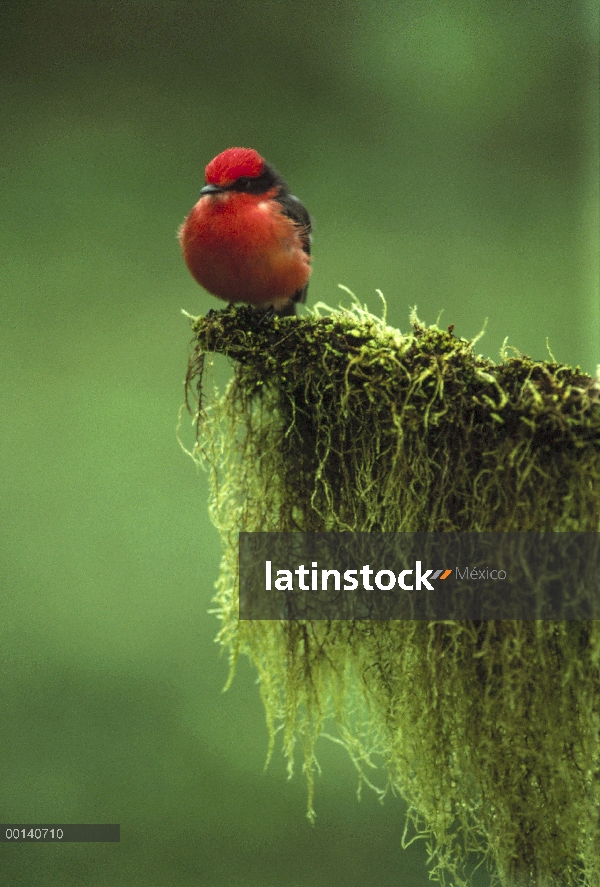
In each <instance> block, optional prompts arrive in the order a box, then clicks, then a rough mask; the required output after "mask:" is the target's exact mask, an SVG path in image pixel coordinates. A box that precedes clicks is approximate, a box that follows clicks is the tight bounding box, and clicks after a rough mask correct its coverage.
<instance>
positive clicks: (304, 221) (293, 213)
mask: <svg viewBox="0 0 600 887" xmlns="http://www.w3.org/2000/svg"><path fill="white" fill-rule="evenodd" d="M277 201H278V203H279V204H280V205H281V208H282V210H283V212H284V214H285V215H286V216H287V217H288V218H289V219H291V220H292V221H293V222H295V223H296V225H297V226H298V229H299V231H298V233H299V234H300V239H301V241H302V249H303V250H304V252H305V253H308V255H310V241H311V237H310V234H311V231H312V224H311V221H310V216H309V214H308V210H307V209H306V207H305V206H304V204H302V203H300V201H299V200H298V198H297V197H294V195H293V194H280V195H279V196H278V197H277Z"/></svg>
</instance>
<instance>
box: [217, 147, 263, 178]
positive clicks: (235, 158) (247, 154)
mask: <svg viewBox="0 0 600 887" xmlns="http://www.w3.org/2000/svg"><path fill="white" fill-rule="evenodd" d="M264 167H265V161H264V160H263V159H262V157H261V156H260V154H259V153H258V151H254V150H253V149H252V148H227V150H226V151H222V152H221V154H217V156H216V157H215V158H214V159H213V160H211V161H210V163H209V164H208V166H207V167H206V184H207V185H220V186H222V185H230V184H231V183H232V182H235V180H236V179H239V178H240V177H241V176H249V177H250V178H252V179H253V178H255V177H256V176H259V175H260V174H261V173H262V171H263V170H264Z"/></svg>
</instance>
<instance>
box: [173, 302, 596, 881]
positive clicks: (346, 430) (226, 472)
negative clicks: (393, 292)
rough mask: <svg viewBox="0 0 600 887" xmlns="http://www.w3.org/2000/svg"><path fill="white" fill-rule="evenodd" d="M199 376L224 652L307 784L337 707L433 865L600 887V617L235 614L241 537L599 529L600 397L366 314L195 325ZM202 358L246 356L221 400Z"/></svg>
mask: <svg viewBox="0 0 600 887" xmlns="http://www.w3.org/2000/svg"><path fill="white" fill-rule="evenodd" d="M193 327H194V334H195V337H196V342H195V350H194V354H193V355H192V358H191V361H190V367H189V373H188V393H190V394H191V393H193V392H195V393H196V394H197V395H198V402H199V403H200V404H201V409H200V410H199V414H198V430H199V436H198V445H197V447H196V454H197V455H198V456H199V457H202V458H203V459H204V460H205V462H206V464H207V465H208V467H209V470H210V472H211V477H212V483H213V499H212V505H211V508H212V516H213V519H214V521H215V523H216V525H217V527H218V528H219V530H220V532H221V535H222V538H223V544H224V556H223V566H222V571H221V576H220V579H219V582H218V594H217V598H216V600H217V606H218V612H219V615H220V618H221V620H222V628H221V632H220V640H221V642H222V643H223V644H224V645H225V646H226V647H228V648H229V650H230V651H231V656H232V663H234V662H235V659H236V657H237V656H238V654H239V653H240V652H241V653H245V654H247V655H249V656H250V658H251V659H252V660H253V662H254V663H255V664H256V666H257V668H258V670H259V674H260V679H261V692H262V696H263V700H264V703H265V708H266V712H267V721H268V725H269V730H270V735H271V748H272V746H273V741H274V735H275V731H276V729H277V728H278V727H279V726H283V729H284V733H283V735H284V748H285V751H286V754H287V755H288V761H289V766H290V768H291V766H292V757H293V747H294V743H295V741H296V740H299V741H300V743H301V745H302V749H303V754H304V762H305V769H306V772H307V776H308V780H309V793H310V798H309V809H310V810H312V781H313V771H314V767H315V763H316V759H315V752H314V749H315V742H316V739H317V738H318V736H319V735H321V734H322V733H323V731H324V727H325V721H326V720H327V719H328V718H330V717H333V718H334V719H335V722H336V724H337V736H338V738H339V739H341V741H342V743H343V744H344V745H345V746H346V748H347V749H348V751H349V752H350V754H351V756H352V759H353V760H354V762H355V764H356V766H357V768H358V771H359V773H360V774H361V778H364V779H366V780H367V781H368V779H367V776H368V771H369V766H370V763H371V756H372V754H373V753H374V752H378V753H379V754H381V755H382V756H383V758H384V761H385V764H386V766H387V769H388V772H389V780H390V784H391V786H392V787H393V788H394V789H397V790H398V791H399V792H400V793H401V794H402V795H403V796H404V797H405V798H406V800H407V802H408V804H409V816H410V821H411V822H412V824H413V826H414V827H415V828H416V830H417V831H418V832H420V833H423V834H425V835H427V836H428V837H429V839H430V842H431V869H432V873H433V874H434V876H435V877H437V878H438V879H443V877H444V873H446V874H448V873H450V874H451V875H452V880H451V883H452V884H453V885H456V887H460V885H463V884H465V883H466V882H467V880H466V879H467V876H466V874H465V872H466V868H467V864H468V858H469V854H470V853H471V852H475V853H478V854H480V855H481V856H483V857H484V858H485V859H486V861H487V863H488V865H489V866H490V868H491V871H492V872H494V873H495V875H496V876H497V877H498V878H499V880H500V882H501V883H502V884H503V885H513V884H515V885H516V884H518V885H519V887H521V885H531V887H533V885H536V887H541V885H548V887H550V885H552V887H559V885H561V887H575V885H589V887H591V885H594V887H596V885H597V884H598V883H600V825H599V813H598V811H599V809H600V696H599V691H600V668H599V666H600V627H599V625H598V623H595V622H541V621H538V622H481V623H475V622H399V621H398V622H374V621H371V622H312V623H310V622H240V621H239V620H238V609H237V604H238V598H237V587H238V585H237V582H238V577H237V534H238V532H239V531H240V530H245V531H267V530H268V531H290V530H292V531H303V532H316V531H324V530H328V531H348V530H351V531H363V532H364V531H375V530H377V531H384V532H401V531H412V532H414V531H423V530H431V531H434V530H436V531H440V530H442V531H446V530H461V531H467V530H471V531H490V530H493V531H508V530H519V531H523V530H553V531H570V530H577V531H592V532H598V530H599V529H600V527H599V516H600V507H599V506H600V405H599V395H600V389H599V388H598V386H597V384H596V383H595V382H594V380H593V379H592V378H590V377H589V376H587V375H585V374H583V373H581V372H580V371H579V370H574V369H571V368H569V367H566V366H561V365H559V364H556V363H548V362H534V361H531V360H529V359H528V358H525V357H513V358H507V359H504V360H503V361H502V362H501V363H500V364H498V365H495V364H493V363H492V362H491V361H489V360H485V359H483V358H481V357H479V356H477V355H476V354H475V353H474V351H473V348H472V344H471V343H469V342H468V341H465V340H464V339H460V338H457V337H455V336H454V335H452V333H451V332H450V331H443V330H440V329H438V328H437V327H435V326H434V327H429V328H426V327H424V326H423V325H421V324H420V323H419V322H418V321H416V320H414V322H413V328H412V331H411V332H410V333H409V334H407V335H402V334H401V333H400V332H398V331H397V330H395V329H392V328H391V327H388V326H386V324H385V323H384V322H383V321H381V320H379V319H377V318H375V317H373V316H371V315H370V314H368V313H367V312H365V311H363V310H360V309H358V308H357V309H354V310H352V311H348V312H334V313H333V314H331V315H329V316H318V314H315V315H314V316H310V317H308V318H304V319H301V320H298V319H296V318H285V319H280V318H277V317H275V318H272V319H269V318H267V319H265V320H264V321H263V322H261V323H258V322H257V317H256V313H254V312H252V311H251V310H250V309H246V308H233V309H229V310H227V311H225V312H220V313H216V314H212V315H210V316H209V317H206V318H199V319H197V320H196V321H195V322H194V325H193ZM208 352H220V353H223V354H226V355H228V356H229V357H230V358H232V359H233V361H234V376H233V379H232V381H231V383H230V384H229V386H228V388H227V391H226V392H225V394H224V395H223V396H222V397H221V398H220V399H219V400H218V401H216V402H213V403H212V404H211V405H210V406H209V407H207V408H206V409H205V408H204V406H205V405H204V402H203V398H202V396H201V395H202V368H203V362H204V359H205V355H206V353H208Z"/></svg>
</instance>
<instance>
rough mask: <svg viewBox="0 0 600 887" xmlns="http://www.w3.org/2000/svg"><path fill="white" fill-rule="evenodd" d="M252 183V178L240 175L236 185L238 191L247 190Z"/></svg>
mask: <svg viewBox="0 0 600 887" xmlns="http://www.w3.org/2000/svg"><path fill="white" fill-rule="evenodd" d="M251 185H252V179H251V178H250V177H249V176H240V178H239V179H237V180H236V183H235V187H236V190H237V191H247V190H248V188H250V187H251Z"/></svg>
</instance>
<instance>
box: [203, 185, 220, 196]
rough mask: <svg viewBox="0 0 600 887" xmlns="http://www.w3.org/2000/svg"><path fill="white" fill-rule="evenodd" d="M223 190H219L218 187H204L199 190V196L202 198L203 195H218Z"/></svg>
mask: <svg viewBox="0 0 600 887" xmlns="http://www.w3.org/2000/svg"><path fill="white" fill-rule="evenodd" d="M222 190H223V189H222V188H219V186H218V185H205V186H204V188H202V189H201V191H200V194H201V195H202V196H204V195H205V194H220V193H221V191H222Z"/></svg>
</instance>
